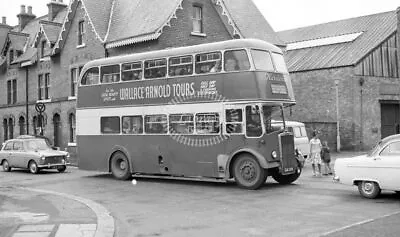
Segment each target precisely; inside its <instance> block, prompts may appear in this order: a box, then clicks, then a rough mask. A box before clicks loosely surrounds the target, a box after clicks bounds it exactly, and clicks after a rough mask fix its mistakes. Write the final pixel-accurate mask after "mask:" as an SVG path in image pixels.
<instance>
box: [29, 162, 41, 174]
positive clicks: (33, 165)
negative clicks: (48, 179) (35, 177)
mask: <svg viewBox="0 0 400 237" xmlns="http://www.w3.org/2000/svg"><path fill="white" fill-rule="evenodd" d="M29 171H30V172H31V173H32V174H37V173H39V167H38V166H37V164H36V162H35V161H33V160H32V161H30V162H29Z"/></svg>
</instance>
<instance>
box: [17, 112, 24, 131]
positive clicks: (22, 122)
mask: <svg viewBox="0 0 400 237" xmlns="http://www.w3.org/2000/svg"><path fill="white" fill-rule="evenodd" d="M18 125H19V135H24V134H25V118H24V117H22V116H21V117H19V119H18Z"/></svg>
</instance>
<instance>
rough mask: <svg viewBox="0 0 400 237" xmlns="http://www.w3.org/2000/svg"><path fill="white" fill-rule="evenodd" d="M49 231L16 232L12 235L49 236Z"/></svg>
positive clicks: (23, 236)
mask: <svg viewBox="0 0 400 237" xmlns="http://www.w3.org/2000/svg"><path fill="white" fill-rule="evenodd" d="M50 234H51V232H17V233H15V234H14V235H13V236H12V237H49V236H50Z"/></svg>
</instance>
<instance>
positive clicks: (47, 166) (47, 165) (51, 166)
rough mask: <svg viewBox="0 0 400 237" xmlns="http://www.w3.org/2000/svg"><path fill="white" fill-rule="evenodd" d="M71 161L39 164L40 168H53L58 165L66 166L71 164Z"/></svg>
mask: <svg viewBox="0 0 400 237" xmlns="http://www.w3.org/2000/svg"><path fill="white" fill-rule="evenodd" d="M69 164H70V163H68V162H65V163H57V164H42V165H38V168H47V169H51V168H56V167H57V166H64V165H69Z"/></svg>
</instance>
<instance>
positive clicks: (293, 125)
mask: <svg viewBox="0 0 400 237" xmlns="http://www.w3.org/2000/svg"><path fill="white" fill-rule="evenodd" d="M285 125H286V128H287V130H288V131H289V132H291V133H293V137H294V146H295V148H296V149H297V150H298V152H299V153H301V154H302V155H303V156H304V158H307V157H308V155H309V153H310V140H309V139H308V136H307V131H306V127H305V125H304V123H301V122H297V121H285ZM272 126H273V127H276V128H280V129H283V122H282V121H272Z"/></svg>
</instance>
